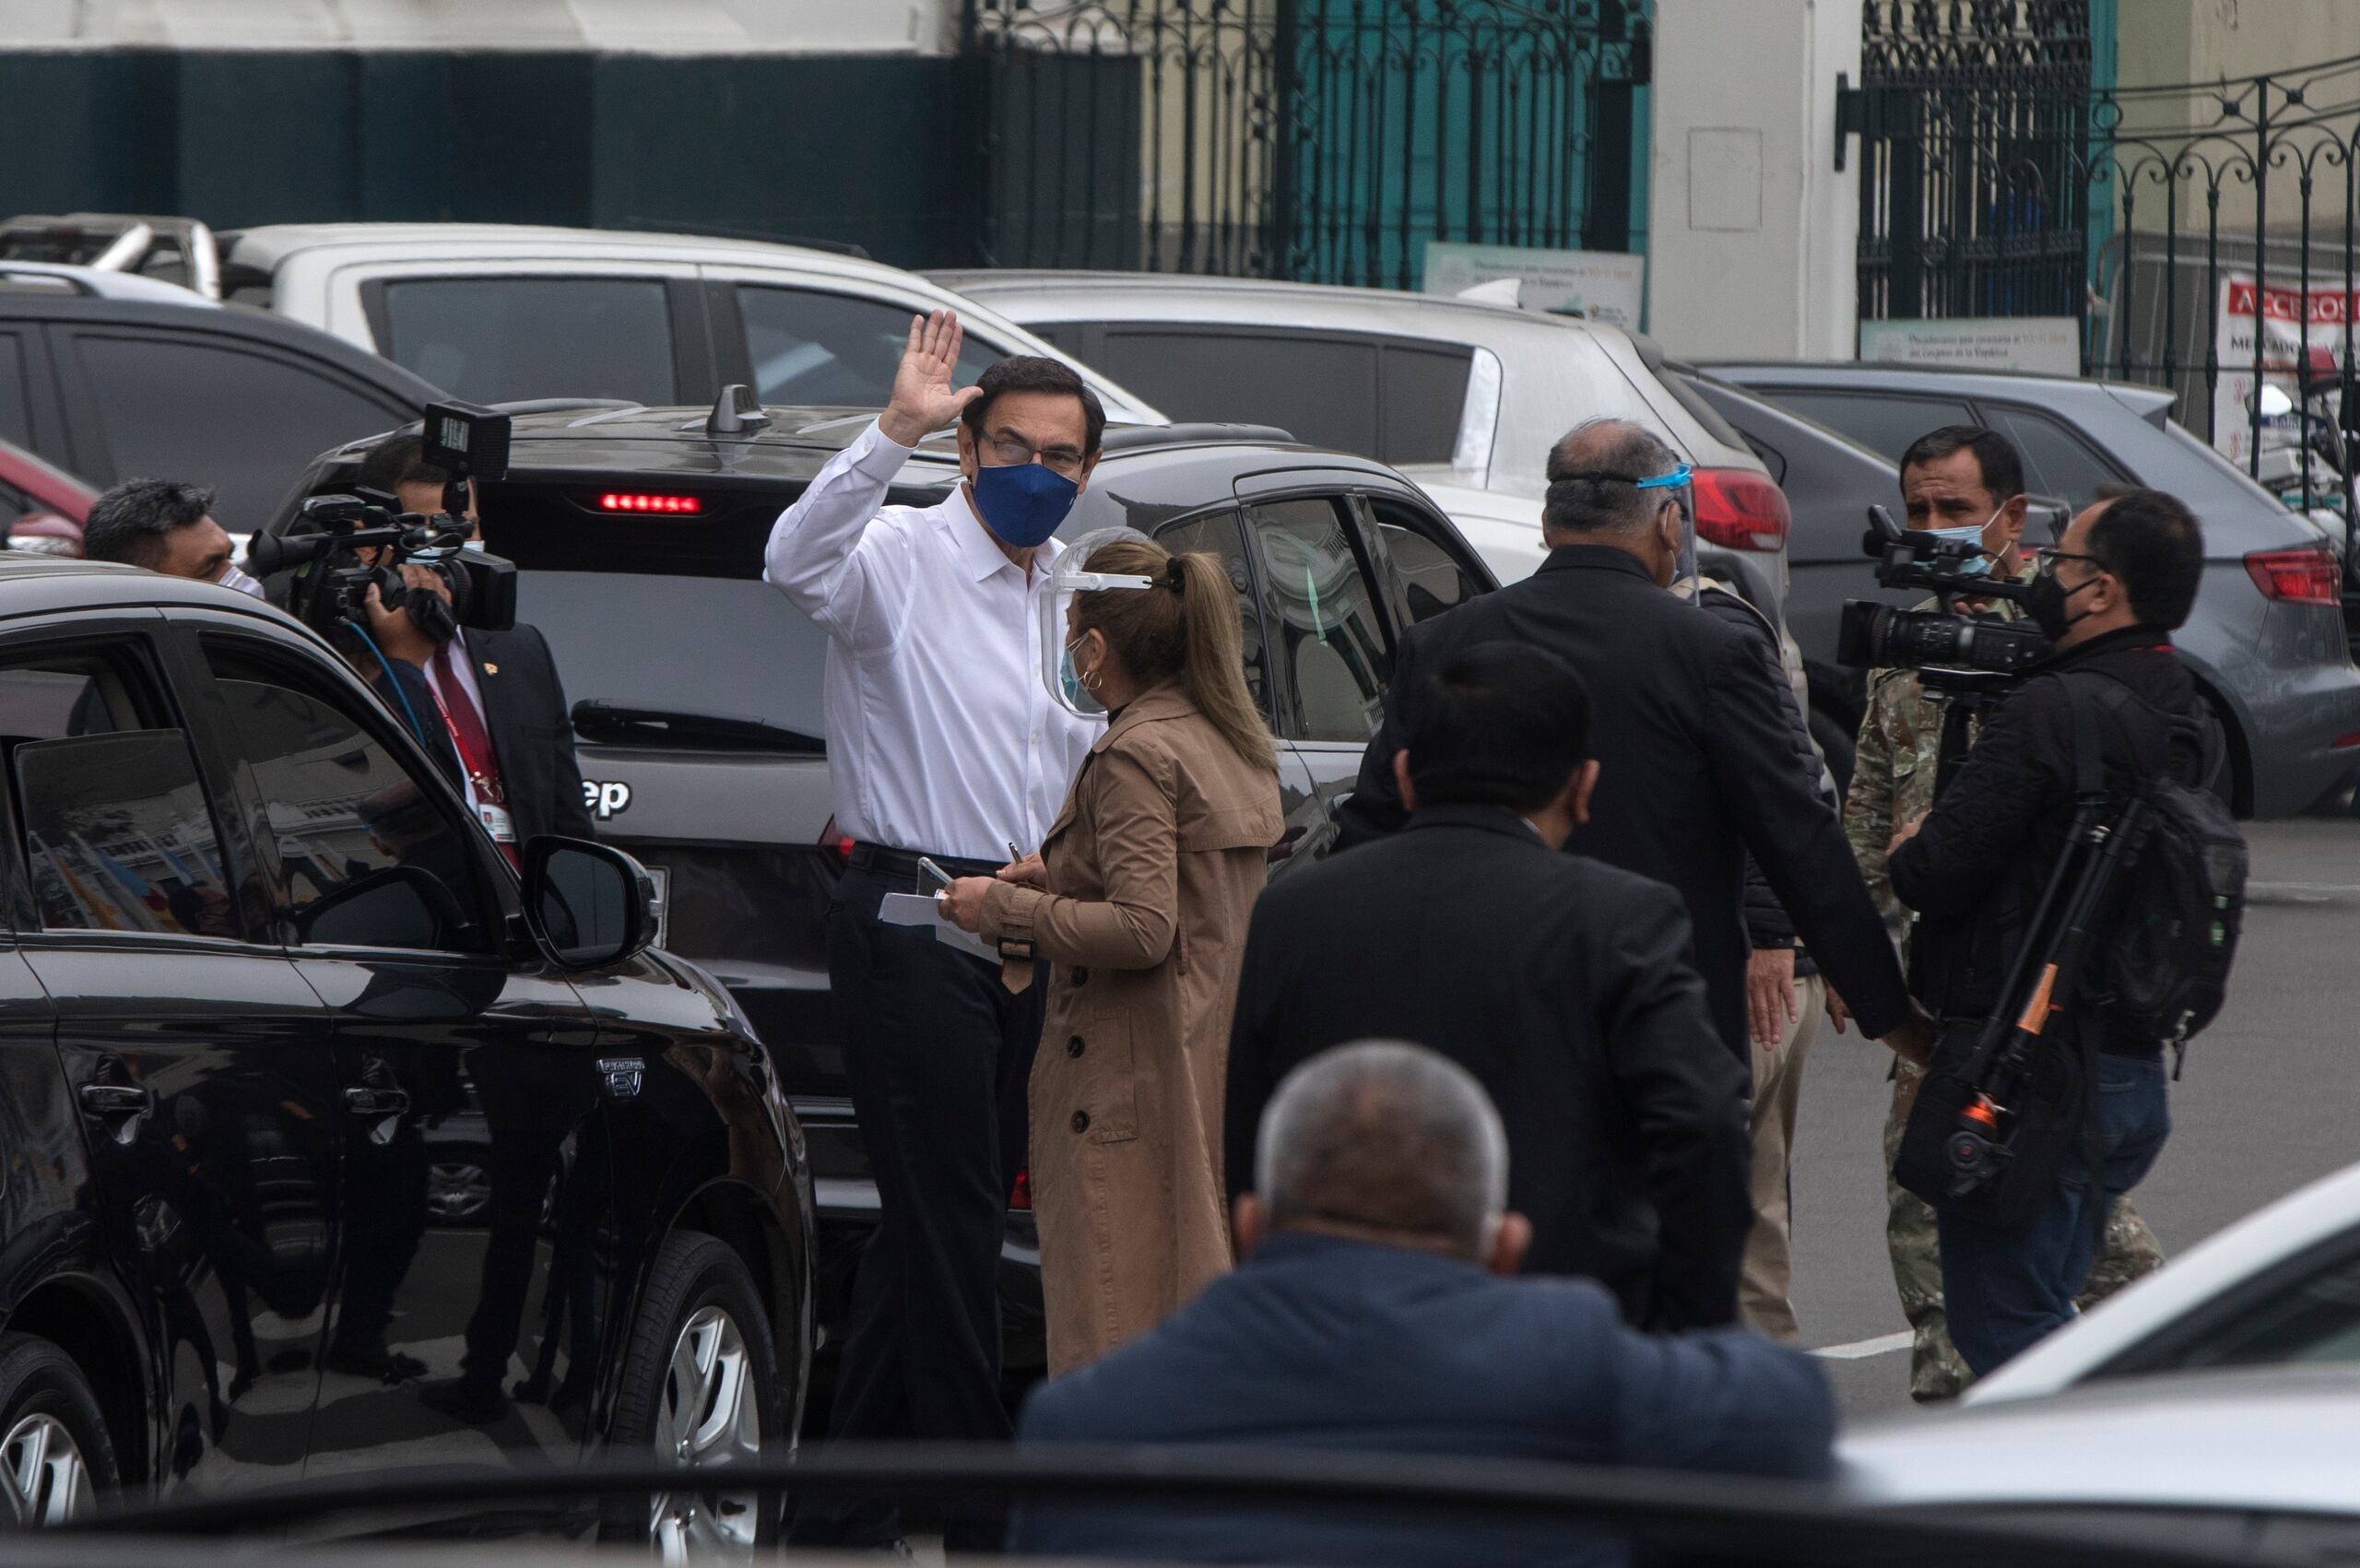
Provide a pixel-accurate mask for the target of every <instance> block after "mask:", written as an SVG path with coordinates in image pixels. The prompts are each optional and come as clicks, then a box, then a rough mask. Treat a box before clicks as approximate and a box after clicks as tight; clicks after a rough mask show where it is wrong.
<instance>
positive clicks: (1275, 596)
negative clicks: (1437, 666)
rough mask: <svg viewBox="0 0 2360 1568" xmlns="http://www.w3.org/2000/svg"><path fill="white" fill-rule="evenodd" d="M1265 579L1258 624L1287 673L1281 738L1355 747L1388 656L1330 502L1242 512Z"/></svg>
mask: <svg viewBox="0 0 2360 1568" xmlns="http://www.w3.org/2000/svg"><path fill="white" fill-rule="evenodd" d="M1246 515H1247V517H1248V519H1249V520H1250V521H1251V523H1252V525H1253V527H1254V534H1255V538H1256V540H1257V543H1258V544H1259V545H1260V547H1261V551H1262V563H1263V566H1264V568H1265V569H1266V570H1265V573H1264V583H1265V587H1264V589H1263V595H1262V619H1263V624H1264V625H1265V627H1266V628H1268V631H1269V633H1270V634H1271V635H1274V636H1275V637H1276V638H1277V639H1278V643H1279V656H1280V660H1281V661H1282V662H1283V663H1284V665H1285V666H1286V669H1287V675H1288V679H1287V688H1288V690H1286V692H1285V693H1284V695H1283V698H1282V700H1281V702H1280V713H1279V729H1280V733H1281V734H1282V735H1285V736H1287V737H1290V738H1292V739H1295V740H1344V741H1364V740H1366V739H1367V738H1368V737H1370V736H1372V735H1375V733H1376V724H1377V720H1378V718H1379V717H1380V716H1381V714H1382V713H1383V710H1384V706H1385V683H1386V678H1387V677H1388V676H1390V675H1391V673H1392V669H1393V654H1392V651H1391V649H1390V648H1389V647H1388V646H1387V645H1386V641H1385V631H1384V626H1383V622H1382V621H1381V620H1380V619H1378V617H1377V613H1376V600H1375V594H1374V593H1372V592H1371V590H1370V584H1369V581H1368V578H1367V576H1366V575H1365V574H1364V573H1363V571H1362V569H1361V563H1360V558H1359V556H1358V554H1357V553H1356V552H1355V551H1354V550H1353V548H1352V546H1351V537H1350V536H1349V535H1348V534H1346V532H1345V531H1344V513H1343V509H1342V507H1341V506H1340V505H1339V503H1338V502H1337V501H1332V500H1329V499H1328V498H1327V497H1324V496H1305V497H1301V498H1298V499H1295V500H1291V501H1266V502H1264V503H1262V504H1260V505H1258V506H1254V507H1249V508H1248V509H1247V512H1246Z"/></svg>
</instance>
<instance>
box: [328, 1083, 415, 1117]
mask: <svg viewBox="0 0 2360 1568" xmlns="http://www.w3.org/2000/svg"><path fill="white" fill-rule="evenodd" d="M344 1103H345V1107H346V1109H348V1110H350V1111H352V1112H355V1113H356V1114H360V1115H363V1116H406V1115H407V1114H409V1096H408V1095H407V1093H405V1092H403V1091H401V1090H398V1089H348V1090H346V1091H344Z"/></svg>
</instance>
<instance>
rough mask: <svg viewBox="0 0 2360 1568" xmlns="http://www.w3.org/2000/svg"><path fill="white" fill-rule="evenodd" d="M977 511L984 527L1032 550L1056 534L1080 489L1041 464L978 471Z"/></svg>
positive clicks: (1004, 538) (1008, 540)
mask: <svg viewBox="0 0 2360 1568" xmlns="http://www.w3.org/2000/svg"><path fill="white" fill-rule="evenodd" d="M974 486H975V510H976V511H977V512H980V513H983V517H984V522H985V525H987V526H988V527H989V528H990V529H991V531H992V532H993V533H995V534H997V535H998V536H1000V538H1001V539H1002V540H1004V541H1005V542H1007V543H1009V544H1011V545H1014V546H1015V547H1016V548H1018V549H1021V550H1025V549H1031V548H1032V547H1033V546H1035V545H1037V544H1040V543H1041V542H1042V541H1044V539H1046V538H1047V537H1048V536H1050V535H1052V534H1054V533H1056V531H1057V525H1058V524H1060V523H1062V522H1064V521H1065V520H1066V513H1069V512H1071V511H1072V510H1073V503H1074V498H1075V497H1076V496H1079V495H1080V494H1081V487H1080V485H1078V484H1076V483H1074V482H1073V481H1072V480H1071V479H1068V478H1067V477H1065V476H1064V475H1063V474H1060V473H1058V472H1057V471H1056V469H1054V468H1051V467H1049V466H1046V465H1045V464H1040V463H1010V464H1009V465H1007V466H1004V467H999V468H987V467H985V466H981V465H978V466H976V469H975V477H974Z"/></svg>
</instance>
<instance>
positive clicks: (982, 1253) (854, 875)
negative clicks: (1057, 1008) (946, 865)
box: [793, 864, 1046, 1550]
mask: <svg viewBox="0 0 2360 1568" xmlns="http://www.w3.org/2000/svg"><path fill="white" fill-rule="evenodd" d="M954 869H956V868H955V867H954ZM912 890H913V887H912V885H910V884H909V883H907V882H905V881H903V879H901V878H895V877H893V876H891V875H890V874H888V873H884V872H880V871H875V870H871V869H868V868H867V867H861V866H859V865H857V864H855V866H854V867H852V868H851V869H849V870H847V871H846V872H845V873H844V879H843V880H842V881H841V882H840V883H839V884H838V885H837V889H836V898H835V902H833V903H832V905H831V906H830V908H829V910H828V983H829V986H830V988H831V990H832V993H833V1000H834V1006H835V1008H836V1019H837V1022H838V1027H839V1032H840V1035H841V1037H842V1039H843V1041H844V1076H845V1078H846V1079H848V1080H849V1081H850V1084H851V1087H852V1102H853V1109H854V1111H855V1114H857V1115H858V1116H859V1118H860V1137H861V1142H862V1144H863V1146H864V1147H865V1148H866V1149H867V1153H868V1165H869V1170H870V1172H871V1173H872V1174H873V1175H874V1176H875V1178H876V1181H877V1196H878V1198H879V1204H880V1210H879V1220H878V1226H877V1230H876V1232H875V1233H874V1234H873V1235H872V1236H871V1237H870V1238H869V1242H868V1247H867V1251H866V1252H864V1253H863V1254H862V1255H861V1259H860V1268H859V1272H858V1274H857V1275H856V1277H855V1279H854V1281H853V1292H852V1308H851V1312H850V1315H849V1326H848V1330H847V1334H846V1337H845V1340H844V1360H843V1363H842V1366H841V1368H840V1369H839V1371H838V1373H837V1376H836V1394H835V1403H834V1406H833V1408H832V1411H831V1413H830V1419H829V1422H828V1435H829V1437H830V1438H831V1439H839V1440H869V1441H884V1440H891V1439H909V1438H947V1439H957V1440H962V1441H970V1442H974V1441H982V1442H989V1441H994V1440H1005V1439H1007V1438H1009V1436H1011V1435H1012V1432H1011V1429H1010V1426H1009V1419H1008V1412H1007V1409H1006V1407H1005V1406H1003V1405H1002V1404H1001V1402H1000V1315H999V1285H998V1279H999V1254H1000V1243H1001V1240H1002V1237H1003V1235H1004V1234H1005V1232H1006V1230H1007V1226H1008V1199H1009V1184H1010V1183H1011V1182H1012V1181H1013V1180H1014V1178H1015V1174H1016V1171H1017V1168H1018V1167H1019V1166H1021V1164H1022V1163H1023V1162H1024V1158H1025V1126H1024V1110H1023V1107H1024V1081H1025V1078H1026V1076H1027V1075H1028V1074H1029V1073H1030V1072H1031V1070H1032V1050H1033V1047H1034V1045H1036V1044H1037V1043H1039V1041H1040V1037H1041V1014H1042V996H1043V993H1044V990H1045V989H1046V987H1045V985H1044V984H1041V983H1040V982H1038V981H1036V982H1035V983H1034V984H1032V986H1031V987H1030V988H1028V989H1027V990H1026V991H1025V992H1024V993H1023V994H1022V995H1021V996H1018V995H1011V994H1010V993H1009V990H1008V989H1007V987H1006V986H1004V985H1002V984H1000V977H999V970H998V968H997V966H996V965H994V964H990V963H987V962H985V961H983V960H981V959H978V958H975V957H974V956H973V955H972V954H968V953H962V952H960V951H958V950H957V949H953V948H950V947H948V946H945V945H944V944H943V943H942V942H940V941H938V940H937V939H936V937H935V936H934V933H933V931H932V930H930V929H928V928H925V927H913V926H902V925H880V924H879V922H878V919H877V911H878V906H879V902H881V901H882V900H883V898H884V895H885V894H886V893H888V892H909V891H912ZM1044 978H1045V977H1044ZM899 1532H900V1522H899V1518H898V1515H897V1513H896V1511H895V1510H894V1509H893V1508H892V1507H891V1506H890V1505H886V1504H882V1503H861V1504H857V1505H843V1504H838V1503H832V1502H831V1501H830V1500H827V1499H824V1498H814V1499H811V1500H810V1501H808V1502H807V1503H804V1504H803V1505H802V1507H801V1508H799V1509H798V1510H797V1513H796V1522H795V1529H794V1532H793V1539H795V1540H796V1541H797V1542H806V1543H814V1544H820V1543H835V1544H841V1545H844V1546H851V1547H866V1546H875V1545H881V1544H883V1543H884V1542H886V1541H889V1540H891V1539H893V1537H894V1536H895V1535H897V1534H898V1533H899ZM943 1534H944V1540H945V1544H946V1545H949V1546H950V1547H952V1548H953V1549H959V1548H965V1549H969V1550H975V1549H986V1548H989V1547H992V1546H996V1545H997V1540H998V1534H999V1522H998V1517H997V1514H996V1513H979V1514H969V1515H960V1514H956V1513H954V1514H950V1515H947V1516H946V1518H945V1521H944V1531H943Z"/></svg>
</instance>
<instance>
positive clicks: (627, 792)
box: [582, 779, 631, 822]
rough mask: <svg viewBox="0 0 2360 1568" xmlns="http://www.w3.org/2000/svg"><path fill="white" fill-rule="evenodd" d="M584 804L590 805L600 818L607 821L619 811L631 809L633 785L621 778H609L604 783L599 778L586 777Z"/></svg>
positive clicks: (583, 793) (583, 795) (583, 792)
mask: <svg viewBox="0 0 2360 1568" xmlns="http://www.w3.org/2000/svg"><path fill="white" fill-rule="evenodd" d="M582 804H583V805H584V806H586V807H588V808H590V809H591V811H592V812H594V813H595V814H596V816H597V819H598V820H600V821H601V822H603V821H606V820H607V819H608V818H610V817H613V816H614V815H615V814H616V813H617V812H619V811H628V810H630V809H631V785H629V784H624V783H623V782H622V781H621V780H619V779H608V780H607V781H605V782H604V783H601V782H600V781H599V780H597V779H584V780H583V781H582Z"/></svg>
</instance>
